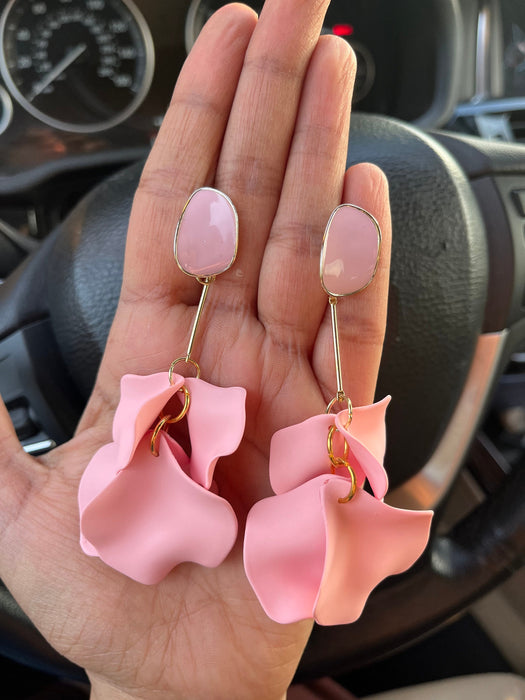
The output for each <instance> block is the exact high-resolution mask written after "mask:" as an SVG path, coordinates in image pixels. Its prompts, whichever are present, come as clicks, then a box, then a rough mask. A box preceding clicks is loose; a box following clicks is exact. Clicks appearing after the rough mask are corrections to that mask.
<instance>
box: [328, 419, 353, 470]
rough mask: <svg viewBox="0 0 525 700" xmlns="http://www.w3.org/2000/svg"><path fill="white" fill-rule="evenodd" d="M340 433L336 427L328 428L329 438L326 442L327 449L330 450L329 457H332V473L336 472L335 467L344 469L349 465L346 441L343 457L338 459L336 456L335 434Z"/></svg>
mask: <svg viewBox="0 0 525 700" xmlns="http://www.w3.org/2000/svg"><path fill="white" fill-rule="evenodd" d="M336 432H339V431H338V430H337V428H336V427H335V425H331V426H330V427H329V428H328V438H327V440H326V447H327V449H328V456H329V457H330V462H331V463H332V472H334V471H335V469H334V467H344V466H346V465H347V464H348V462H347V461H346V460H347V457H348V449H349V448H348V443H347V441H346V440H344V438H343V440H344V443H345V446H344V448H343V456H342V457H336V455H335V454H334V433H336Z"/></svg>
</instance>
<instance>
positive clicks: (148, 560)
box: [81, 433, 237, 584]
mask: <svg viewBox="0 0 525 700" xmlns="http://www.w3.org/2000/svg"><path fill="white" fill-rule="evenodd" d="M150 436H151V433H147V434H146V435H145V437H144V439H143V440H142V441H141V442H140V443H139V445H138V446H137V449H136V451H135V455H134V457H133V460H132V461H131V463H130V464H129V466H128V467H127V468H126V469H124V470H121V471H120V472H119V473H118V474H117V476H116V477H115V478H114V479H113V481H112V482H111V483H110V484H109V485H108V486H107V487H106V488H105V489H104V490H103V491H102V492H101V493H100V494H99V495H98V496H97V497H96V498H94V499H93V500H91V502H90V503H89V504H88V505H87V506H86V508H85V509H84V510H83V512H82V514H81V532H82V536H83V537H84V538H85V539H86V540H87V541H88V543H89V545H90V546H91V551H93V550H95V551H96V553H97V554H98V556H99V557H100V558H101V559H102V560H103V561H104V562H105V563H106V564H108V565H109V566H111V567H113V568H114V569H116V570H117V571H120V572H122V573H123V574H126V575H127V576H129V577H130V578H133V579H135V580H136V581H139V582H140V583H146V584H153V583H157V582H158V581H160V580H161V579H162V578H164V576H166V575H167V574H168V572H169V571H170V570H171V569H172V568H173V567H174V566H176V565H177V564H179V563H181V562H183V561H193V562H196V563H199V564H202V565H203V566H210V567H213V566H218V565H219V564H220V563H221V562H222V561H223V560H224V559H225V558H226V556H227V555H228V553H229V552H230V550H231V548H232V547H233V544H234V542H235V539H236V536H237V519H236V517H235V513H234V512H233V510H232V508H231V506H230V505H229V503H228V502H227V501H225V500H224V499H223V498H220V497H219V496H217V495H215V494H214V493H211V492H209V491H207V490H206V489H204V488H202V487H201V486H199V485H198V484H196V483H195V482H194V481H193V480H192V479H190V478H189V477H188V476H187V475H186V474H185V473H184V471H183V469H182V468H181V467H180V465H179V464H178V462H177V460H176V459H175V457H174V455H173V452H172V449H171V446H170V442H173V441H172V440H171V438H170V437H169V436H167V435H165V434H163V433H161V434H160V436H159V448H158V450H159V456H158V457H153V455H152V454H151V452H150V445H149V442H150Z"/></svg>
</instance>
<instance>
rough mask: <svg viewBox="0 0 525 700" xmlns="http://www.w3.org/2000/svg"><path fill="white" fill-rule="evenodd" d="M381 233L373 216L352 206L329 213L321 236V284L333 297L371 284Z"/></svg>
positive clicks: (348, 205) (345, 206)
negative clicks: (322, 236) (329, 215)
mask: <svg viewBox="0 0 525 700" xmlns="http://www.w3.org/2000/svg"><path fill="white" fill-rule="evenodd" d="M380 246H381V232H380V229H379V225H378V223H377V221H376V220H375V219H374V217H373V216H372V215H371V214H369V213H368V212H366V211H365V210H364V209H360V208H359V207H356V206H354V205H353V204H341V206H339V207H337V209H335V210H334V212H333V213H332V216H331V217H330V220H329V221H328V225H327V227H326V231H325V234H324V241H323V250H322V253H321V281H322V284H323V288H324V290H325V291H326V292H327V293H328V294H330V295H332V296H346V295H347V294H355V292H359V291H360V290H361V289H364V288H365V287H366V286H367V285H368V284H370V282H371V281H372V279H373V277H374V275H375V272H376V268H377V262H378V259H379V249H380Z"/></svg>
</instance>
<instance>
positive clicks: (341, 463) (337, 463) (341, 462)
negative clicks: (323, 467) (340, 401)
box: [326, 425, 357, 503]
mask: <svg viewBox="0 0 525 700" xmlns="http://www.w3.org/2000/svg"><path fill="white" fill-rule="evenodd" d="M336 432H339V431H338V429H337V428H336V426H335V425H331V426H330V427H329V428H328V438H327V441H326V446H327V449H328V456H329V457H330V462H331V465H330V469H331V470H332V474H335V470H336V469H339V468H340V467H346V468H347V469H348V473H349V474H350V491H349V492H348V495H347V496H344V497H343V498H338V499H337V500H338V502H339V503H348V502H349V501H351V500H352V498H353V497H354V496H355V492H356V490H357V479H356V476H355V472H354V470H353V469H352V467H351V466H350V464H349V463H348V459H347V458H348V452H349V449H350V448H349V446H348V443H347V441H346V440H344V438H343V440H344V443H345V446H344V448H343V456H342V457H337V455H335V454H334V433H336Z"/></svg>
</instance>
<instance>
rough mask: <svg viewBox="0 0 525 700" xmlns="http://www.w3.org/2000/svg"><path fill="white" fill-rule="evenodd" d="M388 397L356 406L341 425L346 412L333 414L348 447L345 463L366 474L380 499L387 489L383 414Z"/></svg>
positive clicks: (388, 400)
mask: <svg viewBox="0 0 525 700" xmlns="http://www.w3.org/2000/svg"><path fill="white" fill-rule="evenodd" d="M389 403H390V396H387V397H386V398H384V399H383V400H382V401H379V402H378V403H375V404H373V405H372V406H363V407H362V408H356V409H355V410H354V411H353V414H352V422H351V423H350V426H349V427H348V429H346V428H345V423H346V420H347V411H342V412H341V413H339V414H338V415H337V416H336V417H335V424H336V426H337V428H338V430H339V431H340V432H341V434H342V435H344V437H345V439H346V441H347V443H348V447H349V449H350V457H349V460H348V461H349V462H350V464H351V465H352V466H354V465H359V468H360V469H361V470H362V472H364V474H365V475H366V477H367V479H368V481H369V483H370V486H371V487H372V491H373V492H374V495H375V496H376V498H380V499H381V498H384V497H385V494H386V492H387V490H388V476H387V473H386V471H385V469H384V467H383V459H384V456H385V449H386V428H385V414H386V409H387V406H388V404H389Z"/></svg>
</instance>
